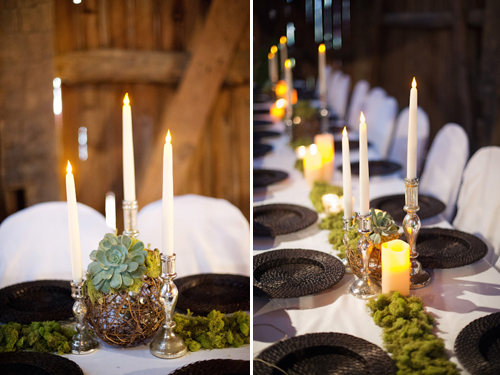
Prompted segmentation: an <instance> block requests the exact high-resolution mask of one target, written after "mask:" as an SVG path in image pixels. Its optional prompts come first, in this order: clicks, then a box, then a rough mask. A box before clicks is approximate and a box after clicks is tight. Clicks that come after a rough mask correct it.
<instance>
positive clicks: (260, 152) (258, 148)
mask: <svg viewBox="0 0 500 375" xmlns="http://www.w3.org/2000/svg"><path fill="white" fill-rule="evenodd" d="M272 149H273V146H271V145H266V144H265V143H254V144H253V157H254V158H261V157H262V156H264V155H265V154H267V153H268V152H269V151H271V150H272Z"/></svg>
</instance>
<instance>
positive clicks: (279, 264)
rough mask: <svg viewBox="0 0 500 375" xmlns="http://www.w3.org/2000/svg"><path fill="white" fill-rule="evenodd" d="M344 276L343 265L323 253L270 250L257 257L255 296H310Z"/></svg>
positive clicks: (301, 250) (254, 268) (254, 262)
mask: <svg viewBox="0 0 500 375" xmlns="http://www.w3.org/2000/svg"><path fill="white" fill-rule="evenodd" d="M344 274H345V267H344V265H343V264H342V262H341V261H340V260H338V259H337V258H336V257H334V256H333V255H330V254H327V253H323V252H321V251H315V250H304V249H280V250H273V251H267V252H265V253H262V254H259V255H256V256H254V257H253V294H254V295H256V296H258V297H265V298H294V297H300V296H306V295H309V294H314V293H319V292H321V291H323V290H325V289H328V288H330V287H332V286H333V285H335V284H337V283H338V282H339V281H340V280H342V278H343V277H344Z"/></svg>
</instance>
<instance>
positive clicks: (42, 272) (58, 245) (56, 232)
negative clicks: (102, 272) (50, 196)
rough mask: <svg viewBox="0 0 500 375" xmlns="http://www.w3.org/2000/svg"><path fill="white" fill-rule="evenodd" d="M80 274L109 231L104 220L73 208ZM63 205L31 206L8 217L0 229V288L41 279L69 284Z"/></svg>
mask: <svg viewBox="0 0 500 375" xmlns="http://www.w3.org/2000/svg"><path fill="white" fill-rule="evenodd" d="M77 211H78V223H79V227H80V240H81V254H82V265H83V271H84V272H85V270H86V269H87V266H88V264H89V263H90V262H91V260H90V258H89V255H90V252H91V251H92V250H95V249H97V247H98V246H99V242H100V241H101V240H102V239H103V237H104V235H105V234H106V233H108V232H109V231H110V229H109V227H108V226H107V225H106V219H105V218H104V216H103V215H102V214H101V213H100V212H98V211H96V210H94V209H93V208H91V207H89V206H86V205H84V204H82V203H78V205H77ZM71 278H72V275H71V254H70V249H69V229H68V208H67V203H66V202H45V203H39V204H35V205H33V206H30V207H28V208H25V209H23V210H21V211H19V212H16V213H14V214H12V215H10V216H8V217H7V218H6V219H5V220H4V221H3V222H2V224H1V225H0V287H4V286H7V285H11V284H16V283H20V282H25V281H34V280H42V279H56V280H71Z"/></svg>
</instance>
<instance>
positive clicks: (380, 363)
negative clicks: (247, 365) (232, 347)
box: [254, 332, 397, 375]
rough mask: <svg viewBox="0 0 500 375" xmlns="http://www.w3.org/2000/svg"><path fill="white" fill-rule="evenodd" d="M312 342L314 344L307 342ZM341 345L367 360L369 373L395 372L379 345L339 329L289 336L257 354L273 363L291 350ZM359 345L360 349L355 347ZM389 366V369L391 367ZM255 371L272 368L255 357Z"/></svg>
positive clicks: (261, 374) (269, 371)
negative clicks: (337, 330)
mask: <svg viewBox="0 0 500 375" xmlns="http://www.w3.org/2000/svg"><path fill="white" fill-rule="evenodd" d="M310 342H314V345H309V343H310ZM320 345H321V346H333V347H342V348H345V349H347V350H349V351H351V352H354V353H356V354H357V355H359V356H360V357H362V358H363V360H364V361H365V362H366V364H367V366H366V369H367V370H368V371H369V372H368V374H370V375H378V374H383V375H391V374H394V375H395V374H396V371H397V368H396V365H395V363H394V361H393V360H392V359H391V357H390V356H389V355H388V354H387V353H386V352H385V351H384V350H383V349H382V348H380V347H379V346H378V345H375V344H373V343H371V342H369V341H367V340H365V339H362V338H360V337H356V336H353V335H349V334H346V333H339V332H320V333H308V334H305V335H300V336H295V337H291V338H289V339H287V340H283V341H280V342H277V343H276V344H274V345H272V346H270V347H268V348H266V349H264V351H262V352H261V353H260V354H259V355H258V356H257V358H258V359H261V360H264V361H266V362H268V363H271V364H273V365H276V364H277V363H279V361H280V360H281V359H283V358H284V357H285V356H286V355H288V354H290V353H293V352H294V351H297V350H301V349H305V348H309V347H315V346H320ZM359 347H361V351H359V350H356V349H359ZM391 370H392V371H391ZM254 373H256V374H259V375H271V374H272V373H273V368H272V367H270V366H267V365H265V364H264V363H262V362H260V361H254Z"/></svg>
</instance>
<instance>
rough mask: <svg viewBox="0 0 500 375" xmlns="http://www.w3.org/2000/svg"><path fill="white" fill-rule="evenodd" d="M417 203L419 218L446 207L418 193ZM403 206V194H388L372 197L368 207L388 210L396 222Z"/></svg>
mask: <svg viewBox="0 0 500 375" xmlns="http://www.w3.org/2000/svg"><path fill="white" fill-rule="evenodd" d="M370 173H371V172H370ZM418 205H419V207H420V210H419V211H418V212H417V214H418V217H419V218H420V220H424V219H428V218H430V217H433V216H436V215H439V214H440V213H441V212H443V211H444V210H445V208H446V206H445V204H444V203H443V202H441V201H440V200H439V199H436V198H433V197H429V196H428V195H423V194H419V195H418ZM404 206H405V195H404V194H396V195H388V196H385V197H380V198H377V199H374V200H372V201H371V202H370V207H372V208H378V209H379V210H382V211H387V212H389V213H390V214H391V216H392V218H393V219H394V220H395V221H396V222H397V223H402V222H403V219H404V217H405V216H406V212H405V210H404ZM417 242H418V241H417Z"/></svg>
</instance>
